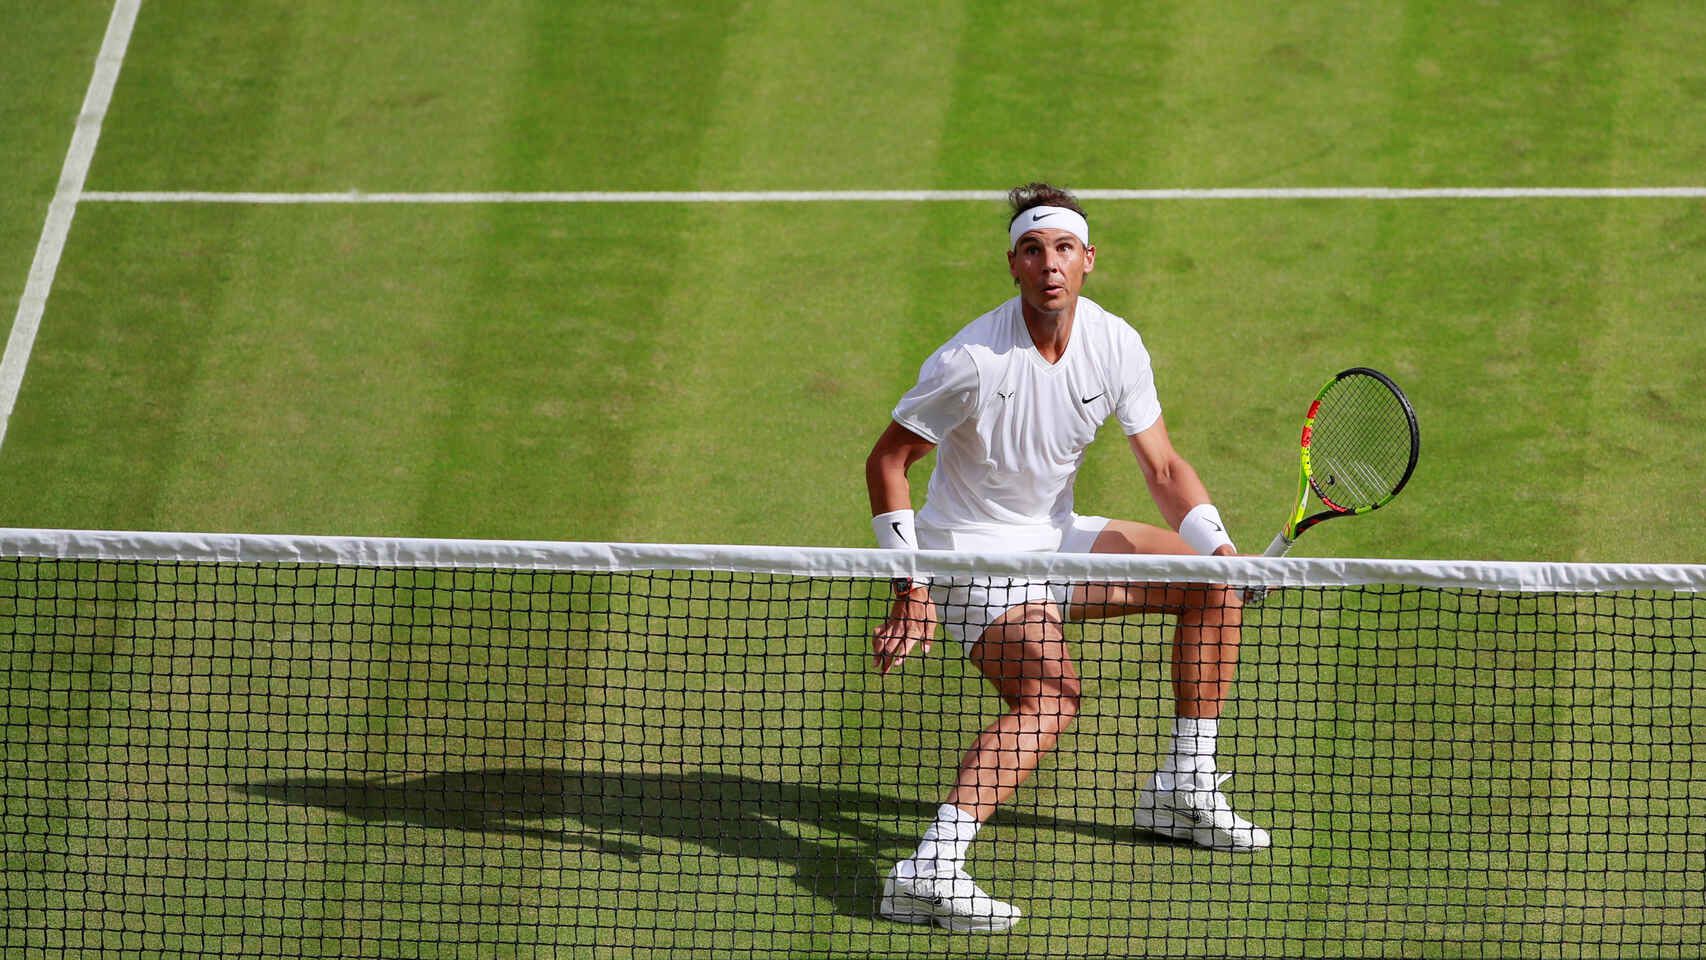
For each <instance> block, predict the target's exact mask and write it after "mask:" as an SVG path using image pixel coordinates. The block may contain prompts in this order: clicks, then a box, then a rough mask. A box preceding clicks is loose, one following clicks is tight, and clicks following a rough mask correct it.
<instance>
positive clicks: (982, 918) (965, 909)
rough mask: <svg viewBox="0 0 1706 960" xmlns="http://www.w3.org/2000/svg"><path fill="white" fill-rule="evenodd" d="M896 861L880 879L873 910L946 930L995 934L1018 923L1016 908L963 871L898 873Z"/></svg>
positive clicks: (892, 918)
mask: <svg viewBox="0 0 1706 960" xmlns="http://www.w3.org/2000/svg"><path fill="white" fill-rule="evenodd" d="M899 871H900V864H896V865H895V868H894V869H893V870H890V871H889V875H888V878H887V879H885V880H884V881H883V899H882V901H881V902H880V903H878V904H877V912H878V913H881V914H882V915H883V916H885V917H887V918H889V919H890V920H898V921H900V922H901V923H934V924H936V925H937V926H939V927H945V928H947V929H949V930H969V931H981V932H988V933H996V932H1000V931H1002V930H1006V929H1008V928H1010V927H1012V926H1013V924H1015V923H1018V922H1019V917H1020V916H1021V914H1020V912H1019V908H1018V907H1015V906H1013V905H1012V904H1010V903H1002V902H1001V901H1000V900H997V899H995V898H994V897H991V896H990V895H989V894H987V893H984V892H983V891H982V890H981V889H979V888H978V885H977V884H976V883H975V882H973V881H972V878H971V877H968V876H966V873H965V871H964V870H959V869H956V870H954V872H953V873H948V874H942V875H926V876H921V877H901V876H899Z"/></svg>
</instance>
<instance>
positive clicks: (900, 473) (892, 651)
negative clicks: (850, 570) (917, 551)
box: [865, 421, 936, 674]
mask: <svg viewBox="0 0 1706 960" xmlns="http://www.w3.org/2000/svg"><path fill="white" fill-rule="evenodd" d="M934 449H936V445H935V444H934V443H931V442H930V441H928V440H926V439H924V438H923V437H920V436H919V435H918V434H916V433H913V432H912V431H911V430H908V429H906V428H905V427H903V426H901V425H900V424H898V423H894V422H893V421H890V423H889V425H888V429H886V430H884V431H883V434H882V436H880V437H878V438H877V443H876V445H875V446H874V447H872V448H871V454H870V456H868V457H866V458H865V486H866V488H867V489H868V491H869V493H870V496H871V516H873V517H878V516H882V515H883V514H887V513H892V512H894V511H896V510H906V509H909V508H911V506H912V484H911V482H910V481H908V480H907V476H906V474H907V471H908V470H909V469H911V467H912V465H913V464H915V463H917V462H918V461H919V460H921V459H923V458H924V457H925V456H926V455H928V454H929V453H930V451H932V450H934ZM917 545H918V544H917V542H916V541H914V542H913V544H912V546H913V547H915V548H916V547H917ZM935 634H936V605H935V604H933V603H931V602H930V591H929V590H928V589H927V588H926V587H925V586H924V585H923V584H910V585H908V584H897V585H896V592H895V598H894V603H893V605H892V606H891V607H890V608H889V616H888V619H887V620H884V621H883V623H882V625H881V626H879V627H878V628H877V630H876V632H875V633H873V634H872V635H871V654H872V657H873V665H874V666H875V667H876V669H877V671H878V672H879V673H885V674H886V673H888V672H889V671H890V670H892V669H894V668H895V667H898V666H900V664H901V663H902V662H903V661H904V660H905V659H906V657H907V655H908V654H910V653H911V652H912V648H913V647H914V646H917V645H918V644H919V643H923V644H924V652H925V653H929V652H930V642H931V639H932V638H933V637H934V636H935Z"/></svg>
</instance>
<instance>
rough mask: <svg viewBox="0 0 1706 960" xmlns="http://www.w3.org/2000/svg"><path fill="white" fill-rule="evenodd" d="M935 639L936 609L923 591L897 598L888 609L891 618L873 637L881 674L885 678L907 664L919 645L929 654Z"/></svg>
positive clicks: (876, 660)
mask: <svg viewBox="0 0 1706 960" xmlns="http://www.w3.org/2000/svg"><path fill="white" fill-rule="evenodd" d="M935 636H936V605H935V604H934V603H931V602H930V594H929V592H928V591H927V590H924V589H923V588H919V589H915V590H913V591H912V592H911V593H909V594H907V595H905V596H901V597H896V598H895V601H894V606H893V607H891V608H890V609H889V618H888V619H887V620H884V621H883V625H882V626H880V627H878V628H877V631H876V633H874V634H872V635H871V653H872V654H873V655H874V658H875V666H876V668H877V672H878V673H883V674H886V673H888V672H889V671H890V670H893V669H894V668H895V667H898V666H900V665H901V663H903V662H904V661H905V660H906V656H907V654H909V653H911V652H912V648H913V647H915V646H917V645H918V644H919V643H920V642H922V643H923V644H924V652H925V653H929V652H930V642H931V639H932V638H933V637H935Z"/></svg>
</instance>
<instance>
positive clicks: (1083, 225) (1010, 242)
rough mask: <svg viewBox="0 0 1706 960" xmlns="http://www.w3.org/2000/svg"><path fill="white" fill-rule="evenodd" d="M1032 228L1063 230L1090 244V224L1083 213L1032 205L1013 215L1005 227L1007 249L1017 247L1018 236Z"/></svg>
mask: <svg viewBox="0 0 1706 960" xmlns="http://www.w3.org/2000/svg"><path fill="white" fill-rule="evenodd" d="M1032 230H1065V231H1066V232H1067V233H1070V234H1072V235H1073V236H1075V237H1077V238H1078V242H1079V243H1082V244H1083V245H1085V246H1086V247H1088V246H1089V245H1090V224H1089V223H1088V222H1087V221H1086V220H1085V219H1084V215H1083V214H1081V213H1079V212H1078V211H1076V210H1068V209H1066V208H1065V207H1032V208H1031V209H1029V210H1026V211H1024V212H1023V213H1020V214H1019V215H1018V216H1017V217H1014V218H1013V223H1012V225H1011V226H1009V227H1008V228H1007V249H1008V250H1016V249H1018V247H1019V238H1020V237H1022V236H1024V235H1025V234H1027V233H1030V232H1031V231H1032Z"/></svg>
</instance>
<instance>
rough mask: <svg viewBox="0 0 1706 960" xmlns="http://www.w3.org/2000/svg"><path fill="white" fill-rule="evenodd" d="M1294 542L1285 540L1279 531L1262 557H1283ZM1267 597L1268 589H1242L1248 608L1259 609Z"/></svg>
mask: <svg viewBox="0 0 1706 960" xmlns="http://www.w3.org/2000/svg"><path fill="white" fill-rule="evenodd" d="M1296 542H1297V541H1296V540H1287V539H1286V538H1285V532H1284V531H1281V532H1280V533H1279V534H1277V535H1276V536H1275V537H1274V542H1273V543H1270V544H1268V549H1267V550H1264V551H1263V552H1262V556H1264V557H1283V556H1285V554H1286V551H1287V550H1290V549H1291V545H1292V544H1294V543H1296ZM1267 596H1268V588H1267V587H1245V588H1244V605H1245V606H1250V607H1259V606H1261V605H1262V601H1263V600H1264V599H1266V598H1267Z"/></svg>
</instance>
